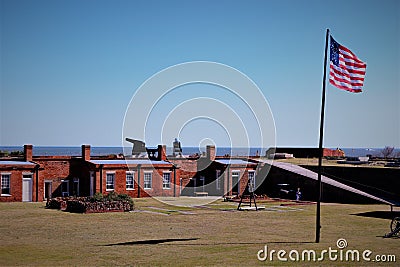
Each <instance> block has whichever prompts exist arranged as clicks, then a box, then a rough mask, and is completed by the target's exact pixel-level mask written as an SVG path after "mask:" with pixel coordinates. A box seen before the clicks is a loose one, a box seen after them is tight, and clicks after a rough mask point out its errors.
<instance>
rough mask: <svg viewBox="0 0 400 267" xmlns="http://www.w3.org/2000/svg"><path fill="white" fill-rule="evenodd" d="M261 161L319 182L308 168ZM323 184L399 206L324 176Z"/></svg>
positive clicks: (322, 178)
mask: <svg viewBox="0 0 400 267" xmlns="http://www.w3.org/2000/svg"><path fill="white" fill-rule="evenodd" d="M260 161H261V162H264V163H267V164H269V165H272V166H275V167H278V168H281V169H284V170H287V171H290V172H293V173H297V174H299V175H302V176H304V177H307V178H310V179H312V180H318V173H316V172H313V171H310V170H308V169H306V168H303V167H300V166H298V165H294V164H290V163H286V162H279V161H272V160H260ZM321 182H322V183H325V184H329V185H331V186H335V187H337V188H340V189H343V190H346V191H350V192H352V193H354V194H358V195H361V196H364V197H367V198H370V199H374V200H376V201H378V202H382V203H385V204H389V205H398V204H399V203H397V202H393V201H390V200H387V199H383V198H382V197H379V196H375V195H372V194H369V193H366V192H364V191H362V190H358V189H356V188H354V187H351V186H348V185H345V184H343V183H340V182H338V181H336V180H333V179H331V178H328V177H326V176H324V175H321Z"/></svg>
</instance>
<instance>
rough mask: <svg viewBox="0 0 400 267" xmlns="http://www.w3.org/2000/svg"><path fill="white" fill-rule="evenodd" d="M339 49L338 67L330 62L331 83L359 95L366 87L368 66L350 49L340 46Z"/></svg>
mask: <svg viewBox="0 0 400 267" xmlns="http://www.w3.org/2000/svg"><path fill="white" fill-rule="evenodd" d="M338 48H339V49H338V51H337V53H338V55H336V56H338V66H337V65H335V64H333V62H332V61H331V62H330V71H329V83H330V84H332V85H333V86H335V87H337V88H339V89H343V90H346V91H349V92H354V93H359V92H361V91H362V86H363V85H364V78H365V72H366V68H367V64H365V63H364V62H363V61H361V60H360V59H359V58H358V57H357V56H356V55H355V54H354V53H353V52H351V51H350V49H348V48H346V47H344V46H342V45H340V44H338ZM331 53H332V51H331Z"/></svg>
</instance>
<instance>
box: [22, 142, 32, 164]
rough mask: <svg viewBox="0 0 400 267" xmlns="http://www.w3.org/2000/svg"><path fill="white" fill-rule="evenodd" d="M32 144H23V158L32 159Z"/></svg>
mask: <svg viewBox="0 0 400 267" xmlns="http://www.w3.org/2000/svg"><path fill="white" fill-rule="evenodd" d="M32 148H33V146H32V145H24V160H25V161H32V157H33V153H32Z"/></svg>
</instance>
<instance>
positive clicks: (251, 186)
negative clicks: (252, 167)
mask: <svg viewBox="0 0 400 267" xmlns="http://www.w3.org/2000/svg"><path fill="white" fill-rule="evenodd" d="M254 190H256V176H255V172H254V171H249V192H254Z"/></svg>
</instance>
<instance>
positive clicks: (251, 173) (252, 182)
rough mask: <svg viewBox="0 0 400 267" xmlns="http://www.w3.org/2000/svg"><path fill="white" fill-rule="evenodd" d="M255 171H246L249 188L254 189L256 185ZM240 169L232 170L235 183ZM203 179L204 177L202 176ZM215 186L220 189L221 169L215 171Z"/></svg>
mask: <svg viewBox="0 0 400 267" xmlns="http://www.w3.org/2000/svg"><path fill="white" fill-rule="evenodd" d="M255 174H256V173H255V171H248V179H249V181H250V190H254V188H255V187H256V175H255ZM239 177H240V171H232V180H233V181H235V182H236V183H237V182H238V181H239ZM201 179H202V178H200V180H201ZM203 179H204V177H203ZM215 187H216V189H217V190H220V189H221V171H220V170H216V173H215Z"/></svg>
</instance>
